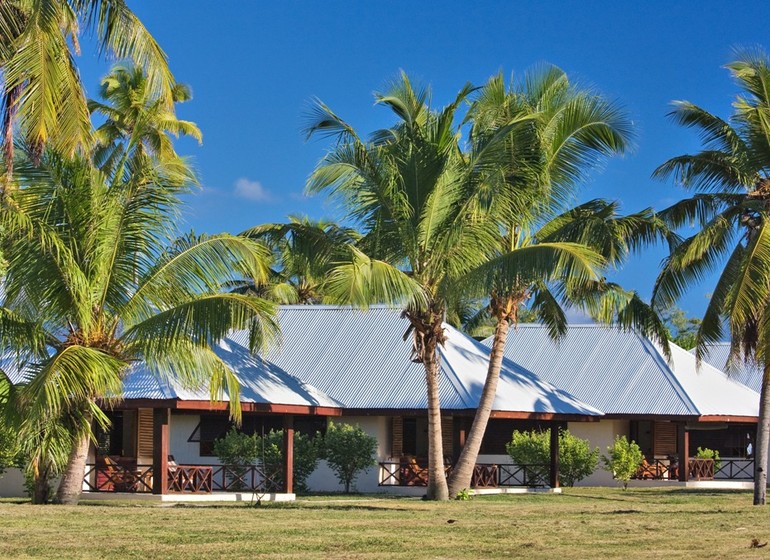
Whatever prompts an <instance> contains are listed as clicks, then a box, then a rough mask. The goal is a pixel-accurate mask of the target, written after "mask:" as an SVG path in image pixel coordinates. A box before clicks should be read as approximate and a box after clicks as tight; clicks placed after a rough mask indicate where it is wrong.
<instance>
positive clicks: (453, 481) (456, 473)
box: [449, 200, 668, 495]
mask: <svg viewBox="0 0 770 560" xmlns="http://www.w3.org/2000/svg"><path fill="white" fill-rule="evenodd" d="M661 229H663V228H660V227H659V225H658V223H657V220H656V218H655V217H654V215H653V214H652V212H651V211H650V210H644V211H642V212H639V213H636V214H632V215H629V216H618V215H617V203H610V202H606V201H603V200H593V201H590V202H587V203H584V204H581V205H580V206H577V207H576V208H574V209H572V210H569V211H567V212H565V213H563V214H561V215H559V216H556V217H554V218H552V219H551V220H550V221H548V222H546V223H544V224H540V227H539V229H537V230H536V231H535V232H533V233H529V232H527V231H526V230H525V229H524V228H523V227H522V228H517V230H516V234H515V238H514V239H511V236H510V235H508V236H503V237H501V238H500V247H499V248H498V253H497V255H501V256H502V255H506V258H507V259H508V260H510V261H513V260H514V259H516V258H517V257H518V256H519V255H521V254H524V253H525V252H526V251H528V250H532V249H535V248H539V249H541V250H542V249H547V248H560V247H562V246H563V245H565V244H574V245H576V246H579V247H584V248H585V249H586V250H592V251H594V252H596V254H598V255H604V256H605V257H606V260H605V261H604V263H603V270H608V269H611V268H613V267H615V266H617V265H618V264H620V263H621V262H622V261H623V260H624V258H625V257H626V256H627V255H628V253H629V251H630V250H632V249H633V248H635V247H638V246H640V245H642V244H644V243H647V242H649V241H651V239H650V238H652V240H654V238H655V237H656V236H657V235H659V233H657V230H661ZM496 263H497V258H495V257H494V256H493V257H492V260H491V261H490V264H486V263H485V264H484V265H482V266H481V267H479V268H478V269H476V270H474V271H472V272H471V273H470V274H469V276H468V278H467V280H466V282H465V283H464V289H466V290H468V289H473V290H478V289H479V288H481V289H485V290H487V292H486V293H487V294H488V304H487V306H486V307H484V308H482V309H481V310H480V311H479V312H478V313H476V314H475V315H473V316H472V317H471V318H470V319H469V321H467V322H466V328H473V327H474V326H475V325H476V324H478V323H480V322H482V321H484V320H486V319H487V318H488V317H491V318H492V321H493V323H494V331H493V342H492V348H491V351H490V357H489V367H488V370H487V376H486V378H485V381H484V387H483V389H482V393H481V397H480V399H479V405H478V407H477V409H476V414H475V416H474V419H473V423H472V425H471V429H470V430H469V432H468V434H467V436H466V440H465V445H464V446H463V448H462V451H461V453H460V456H459V458H458V460H457V463H456V464H455V467H454V469H453V470H452V474H451V476H450V478H449V492H450V495H456V494H457V493H459V492H460V491H462V490H463V489H464V488H468V487H470V485H471V479H472V476H473V468H474V466H475V465H476V461H477V460H478V454H479V451H480V449H481V443H482V441H483V438H484V434H485V432H486V428H487V425H488V422H489V417H490V415H491V412H492V405H493V403H494V400H495V395H496V393H497V383H498V380H499V377H500V371H501V368H502V361H503V356H504V351H505V344H506V341H507V339H508V334H509V331H510V328H511V326H513V327H514V328H515V327H516V325H517V324H518V323H519V321H520V315H521V314H524V313H526V314H527V315H529V316H530V317H534V318H535V319H536V320H539V321H541V322H542V323H544V324H545V325H547V327H548V333H549V335H550V336H551V338H552V339H554V340H558V339H559V338H560V337H562V336H564V335H565V334H566V333H567V318H566V312H565V308H567V307H572V308H576V309H582V310H584V311H586V312H588V313H589V314H590V315H592V316H593V317H594V318H595V319H597V320H600V321H603V322H606V323H614V324H617V325H619V326H621V327H622V328H636V329H637V330H639V331H640V332H642V333H644V334H646V335H648V336H652V337H653V338H655V339H656V341H658V342H659V343H660V344H661V346H662V348H663V349H664V352H666V353H667V352H668V345H667V342H666V337H665V328H664V325H663V324H662V322H661V321H660V319H659V318H658V317H657V315H656V314H655V313H654V312H653V311H652V309H651V308H650V306H649V305H648V304H646V303H644V302H643V301H642V300H641V299H640V298H639V296H638V295H637V294H636V293H635V292H633V291H626V290H623V289H622V288H621V287H620V286H619V285H617V284H614V283H611V282H607V281H606V280H604V279H603V278H602V279H600V280H595V279H588V280H587V279H585V277H584V274H582V272H581V271H579V274H578V276H577V277H576V276H574V275H573V271H572V269H571V268H570V266H569V264H568V263H567V262H565V261H564V260H563V259H562V258H561V256H560V254H559V253H557V252H554V253H553V255H552V256H551V266H552V271H553V272H552V275H551V280H550V281H547V280H544V279H543V278H542V276H537V275H526V274H519V275H517V276H516V277H515V278H514V279H513V280H514V281H511V278H510V276H508V275H505V274H500V270H499V268H497V265H496ZM565 265H566V266H565Z"/></svg>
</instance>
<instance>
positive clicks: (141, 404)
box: [112, 399, 342, 416]
mask: <svg viewBox="0 0 770 560" xmlns="http://www.w3.org/2000/svg"><path fill="white" fill-rule="evenodd" d="M112 408H113V409H117V410H133V409H137V408H168V409H171V410H186V411H190V412H192V411H198V412H220V411H222V412H223V411H227V410H230V403H229V402H226V401H206V400H200V401H197V400H181V399H126V400H123V401H121V402H120V403H119V404H117V405H115V406H114V407H112ZM241 410H242V411H243V412H261V413H268V414H300V415H310V416H342V409H341V408H334V407H329V406H312V405H299V404H273V403H253V402H244V403H241Z"/></svg>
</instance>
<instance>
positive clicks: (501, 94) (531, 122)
mask: <svg viewBox="0 0 770 560" xmlns="http://www.w3.org/2000/svg"><path fill="white" fill-rule="evenodd" d="M512 119H514V120H517V121H519V122H521V123H522V124H521V126H517V127H514V128H512V129H511V130H510V131H509V133H508V136H507V138H506V139H505V142H504V146H503V150H504V152H505V153H506V154H507V156H508V157H507V158H506V160H505V163H504V165H503V166H502V167H501V168H500V174H501V175H502V177H503V180H502V181H499V182H497V183H496V185H493V186H492V187H491V188H490V189H489V190H490V194H489V195H488V196H489V197H490V199H491V202H490V206H491V210H492V212H493V214H494V219H495V220H496V221H497V223H498V226H499V233H500V235H499V237H498V240H497V244H496V246H495V247H494V250H493V251H492V252H491V253H490V255H489V258H490V261H489V262H488V263H485V264H484V265H482V267H481V268H480V269H479V270H476V271H474V272H473V273H472V276H473V277H475V278H476V282H475V283H478V282H479V281H480V288H481V289H483V290H484V291H485V292H486V295H487V296H488V298H489V304H488V306H487V309H486V310H485V311H488V313H489V315H491V316H492V318H493V319H494V321H495V330H494V342H493V345H492V351H491V354H490V363H489V370H488V373H487V377H486V380H485V384H484V389H483V391H482V397H481V400H480V403H479V407H478V409H477V412H476V416H475V418H474V422H473V425H472V427H471V430H470V432H469V434H468V437H467V439H466V443H465V446H464V447H463V450H462V452H461V455H460V457H459V460H458V462H457V464H456V466H455V469H454V470H453V472H452V476H451V478H450V492H451V493H452V494H453V495H454V494H456V493H458V492H459V491H461V490H462V489H463V488H467V487H469V486H470V483H471V476H472V473H473V467H474V465H475V463H476V460H477V458H478V453H479V450H480V448H481V442H482V439H483V437H484V432H485V431H486V427H487V424H488V419H489V415H490V413H491V407H492V403H493V401H494V398H495V394H496V388H497V381H498V378H499V374H500V368H501V365H502V358H503V351H504V348H505V343H506V340H507V336H508V331H509V328H510V325H511V324H514V325H516V324H517V323H518V320H519V319H518V314H519V313H520V312H521V311H522V309H525V305H526V304H527V303H528V302H529V303H530V306H529V310H530V311H534V312H535V313H536V314H537V316H538V317H539V318H540V320H542V321H543V322H545V323H546V324H547V325H548V326H549V332H550V334H551V336H552V337H554V338H557V337H559V336H562V335H563V334H565V332H566V318H565V313H564V311H563V309H562V305H563V304H564V303H568V304H570V305H576V304H578V303H579V302H580V301H584V300H585V298H586V297H588V294H589V293H590V292H592V291H594V290H596V291H595V292H594V296H597V295H598V296H599V297H602V299H603V301H604V302H605V303H606V302H608V301H610V294H613V296H614V299H615V300H618V298H619V299H621V300H622V301H624V302H625V305H628V304H630V303H631V301H634V303H635V306H638V305H639V304H640V303H641V302H639V301H638V298H637V299H636V300H634V294H627V293H623V292H622V291H621V290H620V289H619V288H618V287H617V286H610V285H608V284H607V283H606V282H596V281H592V282H590V283H589V284H585V283H584V282H583V281H582V280H581V281H580V282H582V284H581V285H579V286H578V285H576V279H574V278H573V277H572V272H571V271H570V270H569V269H568V268H566V267H565V263H564V262H563V260H562V257H561V254H560V253H558V252H553V253H552V254H551V255H550V259H551V266H552V268H553V271H554V272H553V275H554V277H555V278H556V279H557V280H558V282H557V284H556V285H555V286H549V285H548V284H547V283H546V282H544V281H543V278H541V277H538V276H537V275H535V276H527V275H519V276H516V277H511V276H507V275H506V276H505V277H503V276H501V274H500V270H499V269H498V268H497V259H498V258H500V257H501V256H502V255H508V258H509V259H515V258H516V257H517V256H518V255H519V254H522V253H524V252H526V251H532V250H533V249H538V250H540V251H545V250H547V249H548V247H553V248H559V247H560V246H561V244H563V243H574V244H578V245H580V246H583V247H585V248H586V249H587V250H588V249H590V250H594V251H596V252H598V253H599V254H601V255H604V256H605V257H606V265H607V266H617V265H618V264H619V262H620V261H621V260H622V259H623V258H624V257H625V256H626V254H627V253H628V250H629V244H630V243H634V242H635V240H634V238H635V237H638V236H641V238H642V239H645V240H649V239H650V238H653V239H654V238H655V235H656V231H657V229H656V226H655V224H654V217H653V216H652V214H651V212H649V211H644V212H642V213H639V214H636V215H633V216H629V217H627V218H625V219H619V218H618V216H617V212H616V211H617V205H615V204H611V203H607V202H604V201H591V202H589V203H586V204H583V205H581V206H579V207H577V208H574V209H571V210H568V211H566V212H562V213H561V214H560V213H559V212H560V211H563V210H564V208H565V207H566V206H567V205H568V204H569V203H570V202H572V201H573V200H574V198H575V193H576V190H577V188H578V187H579V185H580V184H581V183H582V181H584V180H585V179H586V178H587V176H588V172H589V171H590V170H591V169H593V168H594V167H595V166H596V165H597V164H598V163H599V162H600V161H601V160H602V159H603V158H606V157H609V156H612V155H614V154H621V153H623V152H624V151H625V150H627V149H628V146H629V143H630V137H631V130H630V122H629V121H628V119H627V117H626V116H625V115H624V114H623V112H622V111H621V110H620V109H619V108H618V107H617V106H616V105H615V104H613V103H611V102H609V101H607V100H606V99H605V98H603V97H602V96H600V95H598V94H595V93H593V92H592V91H590V90H587V89H581V88H578V87H576V86H575V85H574V84H572V83H570V81H569V79H568V78H567V75H566V74H565V73H564V72H563V71H562V70H560V69H559V68H556V67H554V66H548V65H546V66H542V67H540V68H538V69H536V70H535V71H533V72H529V73H528V74H526V75H525V77H524V80H523V81H522V82H521V83H520V84H516V83H511V84H510V86H508V87H506V84H505V82H504V80H503V77H502V74H498V75H497V76H493V77H492V78H491V79H490V80H489V81H488V82H487V84H486V85H485V86H484V87H483V88H482V89H481V90H480V92H479V94H478V96H477V98H476V100H475V101H474V103H473V106H472V107H471V110H470V114H469V120H470V121H471V123H472V127H471V142H474V143H477V144H480V145H484V144H486V143H487V142H489V141H490V139H494V138H495V136H496V135H497V134H499V131H500V130H501V129H502V128H503V127H506V126H508V124H509V123H510V122H511V120H512ZM471 284H473V283H471ZM466 287H467V284H466ZM554 288H555V290H554ZM601 294H604V295H603V296H602V295H601ZM621 295H622V297H621ZM559 300H561V303H560V301H559Z"/></svg>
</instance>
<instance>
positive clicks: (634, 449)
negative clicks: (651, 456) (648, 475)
mask: <svg viewBox="0 0 770 560" xmlns="http://www.w3.org/2000/svg"><path fill="white" fill-rule="evenodd" d="M607 453H608V455H609V456H607V455H603V456H602V463H603V465H604V468H605V470H608V471H610V472H611V473H612V477H613V478H615V479H616V480H620V481H621V482H622V483H623V490H625V489H626V488H628V481H629V480H631V477H632V476H634V474H635V473H636V471H638V470H639V467H640V466H641V464H642V462H643V461H644V455H643V454H642V450H641V449H640V448H639V446H638V445H637V444H636V442H634V441H628V440H627V439H626V436H615V441H614V442H613V444H612V445H611V446H609V447H608V448H607Z"/></svg>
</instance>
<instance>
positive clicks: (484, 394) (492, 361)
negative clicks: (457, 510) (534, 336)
mask: <svg viewBox="0 0 770 560" xmlns="http://www.w3.org/2000/svg"><path fill="white" fill-rule="evenodd" d="M508 329H509V324H508V319H507V318H502V319H498V321H497V326H496V327H495V337H494V340H493V342H492V352H491V353H490V355H489V369H488V370H487V377H486V379H485V380H484V388H483V389H482V391H481V398H480V399H479V406H478V408H477V409H476V416H474V418H473V424H472V425H471V429H470V432H468V437H467V439H466V440H465V446H464V447H463V449H462V452H461V453H460V458H459V459H458V460H457V464H456V465H455V468H454V470H453V471H452V475H451V476H450V477H449V495H450V496H456V495H457V494H459V493H460V492H461V491H462V490H463V489H464V488H470V486H471V480H472V478H473V469H474V467H475V466H476V461H477V460H478V457H479V451H480V450H481V442H482V441H483V439H484V433H485V432H486V431H487V425H488V423H489V416H490V415H491V414H492V405H493V403H494V402H495V396H496V395H497V382H498V381H499V379H500V370H501V368H502V365H503V353H504V351H505V342H506V340H507V339H508Z"/></svg>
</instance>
